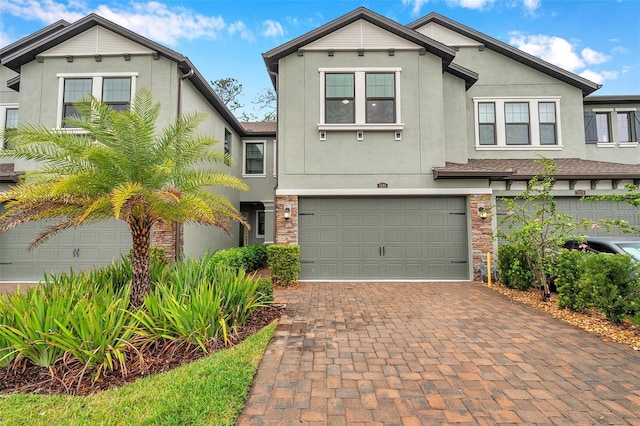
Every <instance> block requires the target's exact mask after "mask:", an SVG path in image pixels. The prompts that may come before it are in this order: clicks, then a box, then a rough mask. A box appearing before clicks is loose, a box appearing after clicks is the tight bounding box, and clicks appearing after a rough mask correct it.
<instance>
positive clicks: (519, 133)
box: [504, 102, 530, 145]
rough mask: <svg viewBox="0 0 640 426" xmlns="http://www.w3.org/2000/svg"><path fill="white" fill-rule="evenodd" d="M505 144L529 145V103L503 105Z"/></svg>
mask: <svg viewBox="0 0 640 426" xmlns="http://www.w3.org/2000/svg"><path fill="white" fill-rule="evenodd" d="M504 114H505V123H506V136H507V145H529V144H530V142H529V104H528V103H525V102H518V103H506V104H505V105H504Z"/></svg>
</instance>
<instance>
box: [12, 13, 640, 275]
mask: <svg viewBox="0 0 640 426" xmlns="http://www.w3.org/2000/svg"><path fill="white" fill-rule="evenodd" d="M263 57H264V61H265V64H266V67H267V72H268V73H269V75H270V76H271V78H272V81H273V84H274V87H275V89H276V92H277V95H278V123H277V125H276V123H239V122H238V121H237V120H236V118H235V117H233V115H232V114H231V113H230V112H229V110H228V109H227V108H226V107H225V106H224V105H223V104H222V102H221V101H220V99H219V98H218V97H217V96H216V95H215V94H214V93H213V91H212V90H211V87H210V86H209V84H208V83H207V80H206V79H205V78H204V77H203V76H202V75H201V74H200V73H199V72H198V71H197V70H196V69H195V67H194V66H193V64H192V63H191V62H190V61H189V59H187V58H185V57H183V56H181V55H180V54H178V53H176V52H174V51H172V50H169V49H167V48H165V47H163V46H160V45H158V44H156V43H154V42H152V41H150V40H147V39H145V38H143V37H141V36H139V35H137V34H135V33H132V32H131V31H128V30H126V29H124V28H122V27H120V26H118V25H115V24H114V23H112V22H109V21H107V20H105V19H103V18H101V17H99V16H97V15H89V16H87V17H86V18H83V19H81V20H80V21H78V22H76V23H73V24H69V23H66V22H63V21H61V22H59V23H56V24H53V25H51V26H49V27H47V28H45V29H43V30H42V31H40V32H38V33H35V34H33V35H31V36H29V37H27V38H25V39H22V40H20V41H18V42H16V43H14V44H12V45H10V46H7V47H5V48H3V49H0V61H1V65H2V67H0V77H1V78H2V80H3V81H7V87H2V88H0V108H2V111H0V112H1V113H2V120H3V121H2V123H1V124H2V126H3V127H6V128H10V127H14V126H15V125H17V124H18V123H20V124H23V123H29V122H35V121H38V122H41V123H43V124H45V125H47V126H50V127H52V128H59V129H60V130H61V131H70V130H69V129H65V128H63V127H62V118H63V117H64V115H65V114H66V113H67V112H68V111H72V103H73V101H74V100H76V99H79V98H80V97H82V95H84V94H86V93H88V92H89V91H90V92H91V93H94V94H95V95H96V96H98V97H102V99H104V100H107V101H109V102H113V103H114V107H126V106H127V105H128V102H129V101H130V99H131V94H132V93H133V92H134V91H135V90H136V88H141V87H147V88H150V89H151V90H152V92H153V94H154V100H155V101H157V102H160V103H161V104H162V106H163V109H162V114H163V115H162V117H161V120H160V122H169V121H171V120H173V119H175V117H177V116H178V114H180V113H181V112H186V111H194V110H197V111H203V112H206V113H207V114H208V116H209V118H208V120H207V121H206V123H205V124H204V125H203V126H202V128H201V131H202V132H203V133H206V134H208V135H211V136H214V137H216V138H217V139H220V140H221V141H222V142H221V144H220V146H219V149H224V150H227V151H228V152H229V153H230V154H231V155H232V156H233V157H234V158H235V159H236V164H235V166H234V167H233V168H232V169H231V170H230V172H231V173H233V174H235V175H236V176H240V177H242V178H243V179H244V180H245V181H246V182H247V183H248V185H249V187H250V190H249V191H247V192H242V193H239V194H237V193H232V192H230V193H229V194H228V195H229V196H230V197H231V199H232V200H233V201H234V203H236V205H237V206H238V208H239V210H240V211H241V212H243V213H244V214H245V216H246V217H247V221H248V222H249V223H250V224H251V226H252V227H251V229H246V228H244V227H242V228H241V227H239V226H235V227H234V229H233V233H234V236H233V238H232V239H231V240H229V239H226V238H225V237H224V236H223V235H222V234H221V233H220V232H218V231H217V230H215V229H213V228H205V227H194V226H185V227H184V230H183V231H180V229H182V228H180V227H177V228H176V230H177V231H178V232H174V231H175V230H172V229H155V230H154V239H155V243H156V244H161V245H163V246H165V247H167V248H168V249H169V250H170V251H171V250H173V249H174V248H175V249H177V250H180V249H181V242H182V241H183V243H184V253H185V255H186V256H189V257H196V256H200V255H201V254H202V253H204V252H205V251H207V250H209V251H213V250H216V249H220V248H225V247H230V246H233V245H248V244H255V243H263V244H271V243H278V244H299V245H300V247H301V279H303V280H416V281H421V280H470V279H473V278H474V277H477V276H478V271H479V270H480V267H481V266H482V265H483V263H484V262H485V259H486V253H488V252H494V251H495V244H496V243H495V241H494V239H493V235H492V233H493V231H494V230H495V229H496V227H497V226H498V223H499V219H500V214H501V213H503V212H501V210H500V209H499V206H500V199H501V198H502V197H513V196H515V195H518V194H520V193H521V192H522V190H523V189H524V188H525V187H526V183H527V181H528V180H529V179H530V178H531V177H532V176H534V175H535V174H536V173H537V172H538V171H539V168H538V167H537V166H536V165H535V163H534V160H535V159H536V158H537V157H538V155H542V156H545V157H550V158H553V159H555V163H556V166H557V173H556V183H555V187H554V194H555V196H556V197H557V198H556V199H557V201H558V205H559V207H560V209H561V210H562V211H563V212H567V213H573V214H576V215H577V216H580V217H587V218H592V219H594V220H595V219H598V218H603V217H620V218H624V219H628V220H629V221H630V222H632V223H634V224H636V225H638V224H640V223H639V217H638V214H637V212H635V211H633V210H631V209H630V208H629V207H627V206H625V205H622V204H618V203H612V202H604V201H603V202H597V203H584V202H580V198H581V196H583V195H598V194H608V193H612V192H615V191H618V192H621V191H623V188H624V185H625V184H628V183H631V184H635V185H638V184H640V148H639V146H638V140H639V137H640V95H638V96H593V95H592V94H593V93H594V92H595V91H596V90H597V89H599V87H600V86H599V85H598V84H595V83H593V82H591V81H588V80H586V79H584V78H582V77H580V76H577V75H575V74H572V73H570V72H567V71H565V70H563V69H561V68H558V67H556V66H554V65H551V64H549V63H546V62H544V61H542V60H540V59H537V58H535V57H533V56H531V55H528V54H526V53H524V52H522V51H519V50H517V49H515V48H513V47H512V46H509V45H507V44H505V43H503V42H501V41H499V40H496V39H493V38H491V37H489V36H487V35H484V34H481V33H479V32H477V31H475V30H473V29H471V28H468V27H466V26H464V25H461V24H459V23H457V22H454V21H451V20H449V19H447V18H445V17H443V16H440V15H437V14H430V15H427V16H425V17H423V18H421V19H419V20H417V21H415V22H413V23H411V24H409V25H407V26H404V25H401V24H399V23H397V22H394V21H392V20H390V19H388V18H385V17H383V16H381V15H378V14H376V13H374V12H372V11H370V10H368V9H366V8H358V9H356V10H354V11H353V12H351V13H348V14H347V15H344V16H342V17H341V18H338V19H336V20H334V21H332V22H330V23H328V24H326V25H323V26H321V27H319V28H317V29H315V30H313V31H311V32H309V33H307V34H305V35H303V36H301V37H298V38H296V39H294V40H292V41H290V42H288V43H285V44H283V45H281V46H279V47H276V48H274V49H272V50H270V51H269V52H266V53H265V54H263ZM230 72H231V73H232V71H230ZM276 135H277V139H276ZM29 167H34V165H32V164H27V163H24V162H18V161H10V160H8V159H5V160H0V185H10V184H11V183H13V182H15V181H16V179H17V178H18V174H19V171H23V170H27V169H28V168H29ZM29 226H30V227H22V228H19V229H16V230H12V231H10V232H7V233H4V234H0V244H1V245H0V281H1V280H8V279H38V278H40V276H41V274H42V272H44V271H49V272H54V271H58V272H60V271H64V270H68V269H69V268H70V267H73V268H74V269H78V268H82V267H89V266H91V265H93V264H102V263H106V262H108V261H110V260H111V259H112V257H113V256H114V255H117V254H119V253H121V252H123V251H126V250H128V248H129V246H130V239H129V236H128V231H127V230H126V229H124V228H123V227H122V226H120V225H119V224H117V223H115V222H113V223H112V222H109V223H106V224H101V225H96V226H93V227H89V228H86V229H78V230H75V231H72V232H68V233H66V234H65V233H63V234H60V235H59V236H58V237H56V238H55V239H53V240H52V241H49V242H46V243H44V244H43V245H42V246H41V247H40V248H38V249H36V250H34V252H31V253H27V252H26V251H25V250H24V248H25V247H26V245H27V243H28V242H29V241H30V240H31V239H32V238H33V236H34V235H35V233H36V231H37V229H38V227H39V226H41V225H40V224H33V225H29ZM594 232H595V231H594ZM598 232H601V231H598Z"/></svg>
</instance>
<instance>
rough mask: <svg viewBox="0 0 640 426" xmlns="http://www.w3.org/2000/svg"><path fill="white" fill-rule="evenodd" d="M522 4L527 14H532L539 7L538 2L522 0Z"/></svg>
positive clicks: (537, 0)
mask: <svg viewBox="0 0 640 426" xmlns="http://www.w3.org/2000/svg"><path fill="white" fill-rule="evenodd" d="M522 4H523V5H524V7H525V9H527V12H529V13H533V12H535V11H536V9H538V7H540V0H523V1H522Z"/></svg>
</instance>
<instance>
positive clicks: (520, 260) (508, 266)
mask: <svg viewBox="0 0 640 426" xmlns="http://www.w3.org/2000/svg"><path fill="white" fill-rule="evenodd" d="M498 274H499V276H500V281H501V282H502V283H503V284H504V285H506V286H507V287H510V288H517V289H519V290H528V289H529V287H531V286H532V284H533V273H532V272H531V268H530V267H529V264H528V263H527V259H526V255H525V253H524V251H523V250H522V249H521V248H520V247H519V246H516V245H514V244H502V245H500V246H498Z"/></svg>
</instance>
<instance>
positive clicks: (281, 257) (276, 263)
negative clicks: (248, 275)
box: [267, 244, 300, 286]
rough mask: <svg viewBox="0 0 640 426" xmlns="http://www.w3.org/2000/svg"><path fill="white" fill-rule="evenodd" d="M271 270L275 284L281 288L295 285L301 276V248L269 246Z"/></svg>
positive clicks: (294, 246)
mask: <svg viewBox="0 0 640 426" xmlns="http://www.w3.org/2000/svg"><path fill="white" fill-rule="evenodd" d="M267 257H268V259H269V269H271V277H272V279H273V282H274V283H276V284H279V285H281V286H287V285H289V284H292V283H295V282H296V280H297V279H298V277H299V276H300V246H298V245H287V246H285V245H275V244H274V245H270V246H267Z"/></svg>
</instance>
